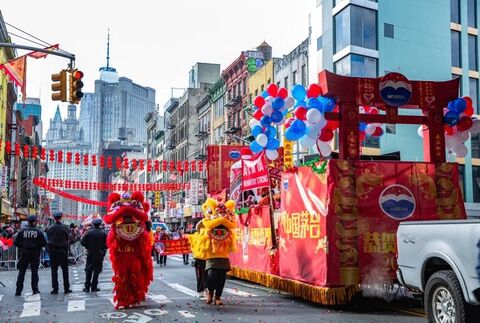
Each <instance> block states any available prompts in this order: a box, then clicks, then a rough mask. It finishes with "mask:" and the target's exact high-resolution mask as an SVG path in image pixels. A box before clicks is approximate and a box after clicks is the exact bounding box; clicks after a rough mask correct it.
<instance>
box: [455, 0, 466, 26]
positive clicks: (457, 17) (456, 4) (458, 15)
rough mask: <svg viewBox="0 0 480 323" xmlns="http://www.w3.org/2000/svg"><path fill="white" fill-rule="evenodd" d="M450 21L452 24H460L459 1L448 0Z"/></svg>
mask: <svg viewBox="0 0 480 323" xmlns="http://www.w3.org/2000/svg"><path fill="white" fill-rule="evenodd" d="M469 1H470V0H469ZM450 19H451V21H452V22H454V23H457V24H459V23H460V0H450Z"/></svg>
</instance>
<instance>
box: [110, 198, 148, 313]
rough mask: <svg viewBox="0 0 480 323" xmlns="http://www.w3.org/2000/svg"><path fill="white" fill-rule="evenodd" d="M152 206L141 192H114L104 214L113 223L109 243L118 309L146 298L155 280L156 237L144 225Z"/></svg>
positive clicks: (116, 307) (130, 305)
mask: <svg viewBox="0 0 480 323" xmlns="http://www.w3.org/2000/svg"><path fill="white" fill-rule="evenodd" d="M149 208H150V206H149V205H148V204H147V203H146V202H144V200H143V194H142V193H140V192H133V193H132V194H130V193H123V194H122V195H121V196H120V194H118V193H111V194H110V195H109V197H108V213H107V215H106V216H105V217H104V221H105V223H107V224H111V228H110V233H109V234H108V238H107V245H108V248H109V250H110V260H111V261H112V268H113V271H114V273H115V274H114V276H113V278H112V281H113V282H114V283H115V287H114V289H113V293H114V298H113V300H114V301H116V302H117V304H116V306H115V309H122V308H127V307H132V306H134V305H138V304H139V303H140V302H142V301H144V300H145V294H146V293H147V291H148V286H149V285H150V282H152V280H153V264H152V257H151V250H152V245H153V238H152V236H151V235H150V234H149V232H147V231H146V229H145V222H146V221H147V220H148V215H147V212H148V210H149Z"/></svg>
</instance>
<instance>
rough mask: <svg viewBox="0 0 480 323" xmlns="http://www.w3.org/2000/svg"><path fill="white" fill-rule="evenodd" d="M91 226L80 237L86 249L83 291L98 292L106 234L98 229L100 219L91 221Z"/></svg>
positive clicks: (105, 250) (105, 247)
mask: <svg viewBox="0 0 480 323" xmlns="http://www.w3.org/2000/svg"><path fill="white" fill-rule="evenodd" d="M92 224H93V228H92V229H90V230H89V231H88V232H87V233H86V234H85V235H84V236H83V238H82V240H81V244H82V246H84V247H85V248H86V249H87V263H86V265H85V273H86V277H85V288H84V289H83V291H84V292H87V293H88V292H90V287H91V288H92V292H98V291H99V290H100V289H99V288H98V276H99V275H100V273H101V272H102V267H103V257H105V253H106V252H107V234H106V233H105V232H104V231H103V230H102V229H100V225H101V224H102V220H101V219H94V220H93V221H92ZM92 275H93V278H92Z"/></svg>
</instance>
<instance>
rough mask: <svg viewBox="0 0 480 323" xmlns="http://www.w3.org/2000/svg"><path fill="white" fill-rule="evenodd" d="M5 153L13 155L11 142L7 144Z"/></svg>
mask: <svg viewBox="0 0 480 323" xmlns="http://www.w3.org/2000/svg"><path fill="white" fill-rule="evenodd" d="M5 153H6V154H8V155H10V154H11V153H12V143H11V142H10V141H7V142H5Z"/></svg>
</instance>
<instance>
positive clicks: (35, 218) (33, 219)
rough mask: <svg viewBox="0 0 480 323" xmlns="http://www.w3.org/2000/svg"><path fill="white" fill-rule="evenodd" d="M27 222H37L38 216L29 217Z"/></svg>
mask: <svg viewBox="0 0 480 323" xmlns="http://www.w3.org/2000/svg"><path fill="white" fill-rule="evenodd" d="M27 221H28V222H34V221H37V216H36V215H29V216H28V217H27Z"/></svg>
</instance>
